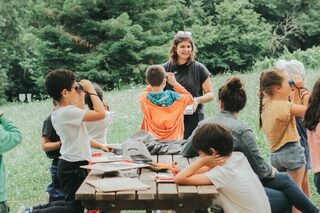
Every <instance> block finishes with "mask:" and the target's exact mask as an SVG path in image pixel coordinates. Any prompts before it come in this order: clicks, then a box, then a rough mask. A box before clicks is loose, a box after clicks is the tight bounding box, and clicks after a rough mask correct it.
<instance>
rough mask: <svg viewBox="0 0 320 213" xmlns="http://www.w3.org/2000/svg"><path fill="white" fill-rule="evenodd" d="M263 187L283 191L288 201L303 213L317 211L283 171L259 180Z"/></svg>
mask: <svg viewBox="0 0 320 213" xmlns="http://www.w3.org/2000/svg"><path fill="white" fill-rule="evenodd" d="M261 182H262V185H263V186H264V187H267V188H270V189H275V190H278V191H281V192H283V194H284V195H285V196H286V198H287V199H288V201H289V203H290V204H291V205H293V206H294V207H295V208H297V209H298V210H300V211H301V212H303V213H313V212H318V208H317V207H316V206H315V205H313V203H311V201H310V200H309V198H308V197H307V196H306V195H305V194H304V193H303V192H302V191H301V190H300V189H299V188H298V186H297V185H296V183H295V182H294V181H293V179H292V178H291V177H290V176H289V175H288V174H287V173H285V172H279V173H276V175H275V177H274V178H264V179H262V180H261Z"/></svg>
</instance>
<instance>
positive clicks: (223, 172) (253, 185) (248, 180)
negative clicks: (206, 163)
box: [205, 152, 270, 213]
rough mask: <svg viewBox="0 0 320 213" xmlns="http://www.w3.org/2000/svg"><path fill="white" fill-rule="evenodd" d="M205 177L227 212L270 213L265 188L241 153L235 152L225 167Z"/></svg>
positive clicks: (214, 170)
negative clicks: (217, 192)
mask: <svg viewBox="0 0 320 213" xmlns="http://www.w3.org/2000/svg"><path fill="white" fill-rule="evenodd" d="M205 175H206V176H207V177H208V178H209V179H210V180H211V182H212V183H213V184H214V186H215V187H216V188H217V189H218V191H219V200H220V201H221V205H222V207H223V209H224V211H225V212H232V213H236V212H252V213H254V212H261V213H262V212H270V205H269V202H268V198H267V196H266V194H265V191H264V189H263V186H262V185H261V183H260V181H259V179H258V177H257V176H256V175H255V173H254V172H253V170H252V169H251V167H250V164H249V163H248V160H247V159H246V157H245V156H244V155H243V154H242V153H241V152H233V153H232V155H231V156H230V157H229V158H228V159H227V160H226V162H225V164H224V165H222V166H217V167H215V168H213V169H212V170H210V171H209V172H207V173H205Z"/></svg>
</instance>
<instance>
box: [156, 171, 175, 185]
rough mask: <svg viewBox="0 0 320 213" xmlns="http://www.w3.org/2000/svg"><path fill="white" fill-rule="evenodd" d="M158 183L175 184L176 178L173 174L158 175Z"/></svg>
mask: <svg viewBox="0 0 320 213" xmlns="http://www.w3.org/2000/svg"><path fill="white" fill-rule="evenodd" d="M156 182H157V183H174V176H173V175H172V174H167V173H166V174H157V175H156Z"/></svg>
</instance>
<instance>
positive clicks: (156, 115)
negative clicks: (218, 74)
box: [139, 83, 193, 140]
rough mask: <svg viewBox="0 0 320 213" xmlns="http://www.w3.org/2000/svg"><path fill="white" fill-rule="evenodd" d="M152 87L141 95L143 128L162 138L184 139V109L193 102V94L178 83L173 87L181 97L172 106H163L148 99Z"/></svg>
mask: <svg viewBox="0 0 320 213" xmlns="http://www.w3.org/2000/svg"><path fill="white" fill-rule="evenodd" d="M151 89H152V87H151V86H147V87H146V88H145V90H144V91H143V92H142V93H141V95H140V97H139V103H140V108H141V111H142V114H143V119H142V124H141V129H142V130H145V131H148V132H151V133H152V134H154V136H156V137H157V138H158V139H160V140H181V139H183V132H184V124H183V111H184V109H185V108H186V106H188V105H190V104H192V103H193V98H192V95H191V94H190V93H189V92H188V91H187V90H186V89H185V88H184V87H183V86H181V85H180V84H179V83H177V84H176V85H175V86H174V87H173V89H174V90H175V91H176V92H177V93H179V94H180V98H179V99H177V100H175V102H174V103H173V104H171V105H170V106H168V107H162V106H157V105H155V104H153V103H152V102H150V101H149V100H148V98H147V95H148V93H149V92H150V91H151Z"/></svg>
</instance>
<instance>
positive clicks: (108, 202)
mask: <svg viewBox="0 0 320 213" xmlns="http://www.w3.org/2000/svg"><path fill="white" fill-rule="evenodd" d="M194 160H195V159H194V158H184V157H182V156H181V155H158V156H157V155H154V156H153V161H154V162H158V163H172V162H177V163H178V165H185V166H187V165H188V164H190V163H191V162H193V161H194ZM156 174H157V172H154V171H151V170H150V169H148V168H143V169H141V172H140V175H139V177H138V178H139V180H140V181H141V182H143V183H144V184H147V185H149V186H150V188H149V189H148V190H146V191H121V192H108V193H107V192H102V191H99V190H96V188H94V187H93V186H91V185H89V184H88V183H86V180H94V179H101V178H108V177H105V176H104V174H103V172H97V171H91V172H90V173H89V175H88V176H87V178H86V180H85V181H84V182H83V183H82V185H81V186H80V188H79V189H78V191H77V192H76V199H77V200H80V201H81V202H82V205H83V206H84V207H85V208H86V209H88V210H103V211H106V212H108V213H109V212H120V211H121V210H155V209H159V210H167V209H171V210H175V211H176V212H184V213H188V212H194V210H196V209H198V210H205V209H208V208H209V207H210V206H211V205H212V202H213V199H214V198H215V197H216V196H217V194H218V192H217V190H216V188H215V187H214V186H213V185H207V186H181V185H176V184H175V183H157V182H156V180H155V176H156Z"/></svg>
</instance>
